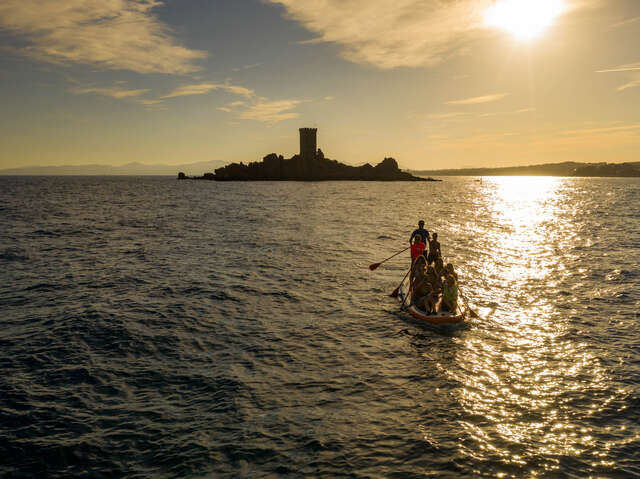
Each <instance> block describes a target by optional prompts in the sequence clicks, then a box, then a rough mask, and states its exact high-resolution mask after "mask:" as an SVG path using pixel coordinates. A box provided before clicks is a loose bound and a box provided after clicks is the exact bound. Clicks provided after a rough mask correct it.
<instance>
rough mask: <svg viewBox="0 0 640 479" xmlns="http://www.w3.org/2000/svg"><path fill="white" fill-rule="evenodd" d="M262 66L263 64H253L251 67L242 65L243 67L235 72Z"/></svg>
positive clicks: (235, 69)
mask: <svg viewBox="0 0 640 479" xmlns="http://www.w3.org/2000/svg"><path fill="white" fill-rule="evenodd" d="M262 65H263V63H252V64H250V65H242V66H241V67H238V68H234V69H233V71H234V72H239V71H242V70H250V69H251V68H256V67H259V66H262Z"/></svg>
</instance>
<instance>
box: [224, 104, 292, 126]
mask: <svg viewBox="0 0 640 479" xmlns="http://www.w3.org/2000/svg"><path fill="white" fill-rule="evenodd" d="M300 103H302V100H275V101H271V100H268V99H267V98H258V99H257V100H255V101H253V102H251V103H247V102H241V101H236V102H233V103H229V104H228V105H226V106H221V107H218V110H220V111H224V112H227V113H234V114H235V115H236V116H237V117H238V118H240V119H243V120H255V121H261V122H263V123H278V122H280V121H283V120H290V119H292V118H298V117H299V116H300V114H299V113H298V112H295V111H291V110H293V109H294V108H296V107H297V106H298V105H299V104H300Z"/></svg>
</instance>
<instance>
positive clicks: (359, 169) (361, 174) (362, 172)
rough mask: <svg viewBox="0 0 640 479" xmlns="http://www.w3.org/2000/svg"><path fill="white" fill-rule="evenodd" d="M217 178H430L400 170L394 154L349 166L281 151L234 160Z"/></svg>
mask: <svg viewBox="0 0 640 479" xmlns="http://www.w3.org/2000/svg"><path fill="white" fill-rule="evenodd" d="M214 179H215V180H217V181H259V180H285V181H327V180H356V181H360V180H364V181H427V180H425V178H418V177H417V176H413V175H411V174H410V173H406V172H404V171H401V170H400V168H398V163H397V162H396V160H394V159H393V158H385V159H384V160H383V161H382V162H380V163H379V164H378V165H376V166H371V165H370V164H369V163H367V164H365V165H363V166H349V165H345V164H343V163H339V162H338V161H336V160H331V159H328V158H322V157H321V156H320V155H316V157H315V158H303V157H301V156H300V155H294V156H293V158H290V159H288V160H286V159H284V158H283V157H282V155H280V156H278V155H276V154H275V153H271V154H269V155H267V156H265V157H264V159H263V161H262V162H253V163H249V164H248V165H245V164H242V163H232V164H230V165H227V166H225V167H222V168H218V169H217V170H215V178H214Z"/></svg>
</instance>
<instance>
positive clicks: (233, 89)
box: [160, 83, 255, 98]
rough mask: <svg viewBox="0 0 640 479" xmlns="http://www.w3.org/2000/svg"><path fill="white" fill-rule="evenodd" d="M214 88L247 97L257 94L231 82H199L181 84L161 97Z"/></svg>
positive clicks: (203, 92) (207, 90) (192, 93)
mask: <svg viewBox="0 0 640 479" xmlns="http://www.w3.org/2000/svg"><path fill="white" fill-rule="evenodd" d="M214 90H225V91H227V92H229V93H233V94H235V95H240V96H244V97H247V98H249V97H251V96H253V95H254V94H255V92H254V91H253V90H251V89H249V88H245V87H242V86H238V85H230V84H229V83H198V84H196V85H184V86H181V87H179V88H176V89H175V90H173V91H172V92H171V93H168V94H167V95H164V96H162V97H160V98H175V97H177V96H187V95H204V94H205V93H209V92H210V91H214Z"/></svg>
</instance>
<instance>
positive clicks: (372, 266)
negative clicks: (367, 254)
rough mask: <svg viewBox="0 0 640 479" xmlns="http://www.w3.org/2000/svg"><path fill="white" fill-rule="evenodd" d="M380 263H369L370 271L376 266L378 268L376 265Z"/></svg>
mask: <svg viewBox="0 0 640 479" xmlns="http://www.w3.org/2000/svg"><path fill="white" fill-rule="evenodd" d="M381 264H382V263H373V264H370V265H369V269H370V270H371V271H373V270H375V269H377V268H378V266H380V265H381Z"/></svg>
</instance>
